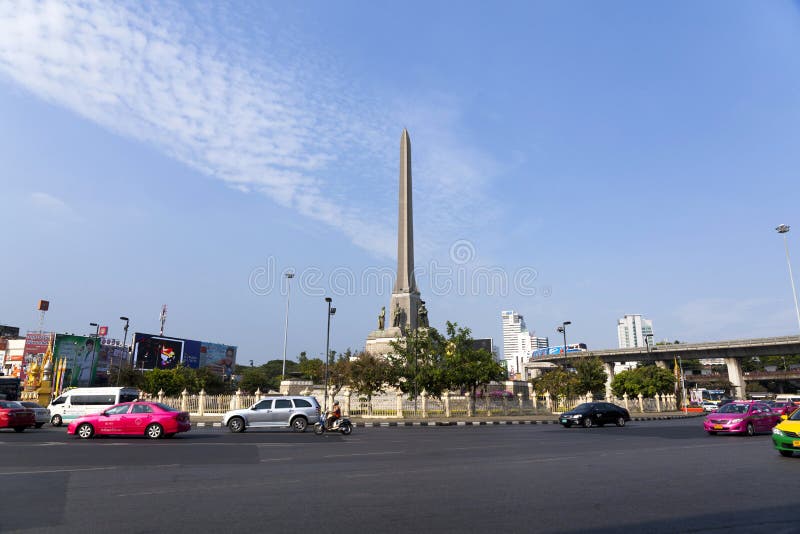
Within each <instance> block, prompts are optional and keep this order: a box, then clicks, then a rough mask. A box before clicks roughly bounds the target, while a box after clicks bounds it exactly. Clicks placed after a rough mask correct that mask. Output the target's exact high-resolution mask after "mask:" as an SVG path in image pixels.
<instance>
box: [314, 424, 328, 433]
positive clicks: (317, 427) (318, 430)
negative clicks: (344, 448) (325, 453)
mask: <svg viewBox="0 0 800 534" xmlns="http://www.w3.org/2000/svg"><path fill="white" fill-rule="evenodd" d="M323 432H325V430H324V429H323V428H322V425H321V424H320V423H317V424H316V425H314V434H316V435H318V436H321V435H322V433H323Z"/></svg>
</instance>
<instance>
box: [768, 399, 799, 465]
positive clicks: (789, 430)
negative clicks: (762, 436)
mask: <svg viewBox="0 0 800 534" xmlns="http://www.w3.org/2000/svg"><path fill="white" fill-rule="evenodd" d="M784 417H786V416H782V417H781V418H782V419H783V418H784ZM772 442H773V443H774V444H775V448H776V449H777V450H778V452H779V453H781V456H791V455H792V454H794V452H795V451H798V452H800V410H795V411H794V413H792V415H790V416H789V418H788V419H783V421H781V422H780V423H778V425H777V426H775V427H774V428H773V429H772Z"/></svg>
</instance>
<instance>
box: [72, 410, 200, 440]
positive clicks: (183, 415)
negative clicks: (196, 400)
mask: <svg viewBox="0 0 800 534" xmlns="http://www.w3.org/2000/svg"><path fill="white" fill-rule="evenodd" d="M190 429H191V423H190V422H189V413H188V412H182V411H180V410H176V409H175V408H172V407H171V406H167V405H166V404H162V403H160V402H125V403H122V404H117V405H114V406H112V407H111V408H108V409H106V410H104V411H102V412H100V413H96V414H91V415H85V416H83V417H78V418H77V419H75V420H74V421H72V422H71V423H70V424H69V426H68V427H67V434H71V435H76V436H78V437H80V438H83V439H89V438H91V437H92V436H109V435H115V436H146V437H148V438H151V439H158V438H161V437H167V438H171V437H172V436H174V435H175V434H176V433H178V432H188V431H189V430H190Z"/></svg>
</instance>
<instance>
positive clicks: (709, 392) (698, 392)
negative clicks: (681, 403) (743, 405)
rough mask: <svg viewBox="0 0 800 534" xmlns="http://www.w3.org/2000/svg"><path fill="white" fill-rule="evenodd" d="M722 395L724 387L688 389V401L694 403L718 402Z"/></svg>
mask: <svg viewBox="0 0 800 534" xmlns="http://www.w3.org/2000/svg"><path fill="white" fill-rule="evenodd" d="M724 396H725V390H724V389H706V388H694V389H690V390H689V401H690V402H692V403H694V404H703V403H704V402H713V403H714V404H719V401H720V400H722V398H723V397H724Z"/></svg>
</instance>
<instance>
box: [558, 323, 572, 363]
mask: <svg viewBox="0 0 800 534" xmlns="http://www.w3.org/2000/svg"><path fill="white" fill-rule="evenodd" d="M568 324H572V321H564V322H563V323H561V326H559V327H558V328H556V331H557V332H559V333H561V334H564V357H566V356H567V325H568Z"/></svg>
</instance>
